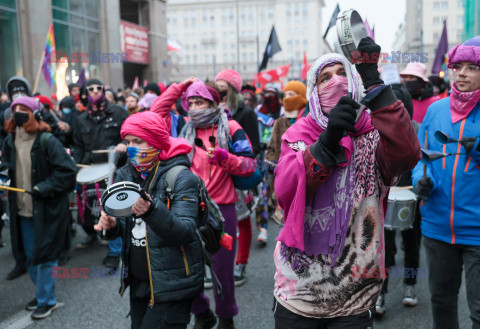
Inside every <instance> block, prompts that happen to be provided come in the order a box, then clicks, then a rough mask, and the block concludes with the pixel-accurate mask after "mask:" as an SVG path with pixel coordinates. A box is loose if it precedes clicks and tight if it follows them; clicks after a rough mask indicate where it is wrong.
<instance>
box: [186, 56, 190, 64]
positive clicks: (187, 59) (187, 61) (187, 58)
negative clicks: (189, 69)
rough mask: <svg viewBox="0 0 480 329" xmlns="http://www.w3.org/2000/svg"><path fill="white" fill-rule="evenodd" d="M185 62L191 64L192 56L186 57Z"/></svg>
mask: <svg viewBox="0 0 480 329" xmlns="http://www.w3.org/2000/svg"><path fill="white" fill-rule="evenodd" d="M185 62H186V63H190V55H187V56H185Z"/></svg>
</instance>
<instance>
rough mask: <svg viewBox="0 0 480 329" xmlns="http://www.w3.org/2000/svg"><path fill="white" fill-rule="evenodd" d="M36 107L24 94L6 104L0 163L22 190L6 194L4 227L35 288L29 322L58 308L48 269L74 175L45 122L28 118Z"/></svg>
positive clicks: (64, 228)
mask: <svg viewBox="0 0 480 329" xmlns="http://www.w3.org/2000/svg"><path fill="white" fill-rule="evenodd" d="M40 106H41V105H40V104H39V102H38V101H37V100H35V99H34V98H31V97H27V96H22V97H19V98H16V99H15V101H14V102H13V103H12V106H11V108H12V110H13V118H10V119H9V120H8V121H6V122H5V130H6V131H7V132H8V133H9V135H8V136H7V138H6V139H5V143H4V145H3V150H2V159H1V160H2V162H1V165H0V170H4V169H8V175H9V177H10V179H11V187H16V188H18V189H22V190H23V192H10V193H8V198H9V207H10V229H11V231H12V232H11V234H12V247H13V249H14V252H15V253H17V254H18V253H23V252H24V253H25V254H26V256H27V262H26V264H27V270H28V274H29V275H30V278H31V279H32V281H33V282H34V283H35V285H36V294H35V298H34V299H33V300H32V301H30V302H29V303H28V304H27V306H26V308H27V310H31V311H34V312H33V313H32V315H31V316H32V318H34V319H43V318H45V317H47V316H49V315H50V314H51V313H52V312H53V311H54V310H55V309H57V307H58V303H57V298H56V295H55V276H54V275H53V272H52V267H54V266H57V265H58V258H59V255H60V252H61V251H62V249H63V247H64V244H65V239H66V236H67V232H68V230H69V226H68V221H69V218H70V216H69V201H68V195H67V192H68V191H70V190H72V189H73V187H74V185H75V172H76V168H75V163H74V162H73V160H72V159H71V158H70V156H69V155H68V154H67V152H66V151H65V149H64V148H63V145H62V143H60V141H59V140H58V139H57V138H56V137H54V136H53V135H52V134H50V133H49V131H50V127H49V126H48V124H47V123H45V122H44V121H41V120H37V119H36V118H35V117H34V114H33V113H34V112H35V111H39V110H40ZM47 146H48V147H47Z"/></svg>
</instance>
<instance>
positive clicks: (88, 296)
mask: <svg viewBox="0 0 480 329" xmlns="http://www.w3.org/2000/svg"><path fill="white" fill-rule="evenodd" d="M77 230H78V234H77V236H76V237H75V239H74V244H75V243H76V242H77V241H78V240H79V239H80V238H83V236H84V233H83V232H82V231H81V229H80V228H79V227H77ZM278 232H279V227H278V226H277V225H276V224H275V223H273V222H270V228H269V239H270V240H269V243H268V245H267V247H266V248H264V249H259V248H257V247H256V240H255V239H254V241H253V242H252V249H251V256H250V263H249V265H248V267H247V276H248V279H247V282H246V283H245V284H244V285H243V286H242V287H239V288H238V289H237V303H238V306H239V309H240V313H239V314H238V316H236V317H235V325H236V328H238V329H252V328H255V329H257V328H274V320H273V315H272V311H271V308H272V302H273V296H272V289H273V275H274V264H273V259H272V254H273V249H274V241H273V240H274V237H275V236H276V235H277V234H278ZM9 233H10V232H9V229H8V227H7V228H6V229H4V232H3V237H4V240H5V241H6V242H7V246H6V247H4V248H1V249H0V264H2V265H1V267H0V291H1V294H0V328H1V329H23V328H45V329H46V328H48V329H55V328H59V329H60V328H62V329H63V328H92V329H93V328H99V329H100V328H129V327H130V318H126V316H127V314H128V312H129V305H128V292H127V293H126V294H125V295H124V297H123V298H121V297H120V296H119V295H118V288H119V282H120V281H119V278H118V274H117V275H115V276H114V277H105V275H104V274H105V273H103V275H100V274H101V272H100V271H101V270H100V267H99V266H100V264H101V262H102V259H103V257H104V256H105V255H106V251H107V247H106V246H102V245H100V244H98V245H96V246H94V247H92V248H91V249H84V250H80V251H78V250H74V251H73V252H72V258H71V260H70V261H69V262H68V264H67V266H66V267H67V268H69V269H72V268H75V267H78V268H90V273H89V277H88V278H65V279H57V287H56V289H57V297H58V300H59V301H60V302H63V303H65V305H64V306H63V307H60V308H59V309H58V310H56V311H55V312H54V313H53V315H51V316H49V317H47V318H46V319H44V320H40V321H33V320H31V319H30V312H27V311H25V310H24V307H25V305H26V304H27V303H28V302H29V301H30V300H31V299H32V298H33V297H34V285H33V283H32V282H31V280H30V278H29V277H28V275H23V276H22V277H20V278H19V279H16V280H14V281H7V280H5V279H4V278H5V276H6V274H7V273H8V271H10V270H11V269H12V268H13V266H14V262H13V258H12V256H11V252H10V240H9ZM255 237H256V236H255ZM397 238H399V236H398V237H397ZM397 241H399V240H397ZM397 245H400V243H399V242H398V243H397ZM399 249H400V248H399ZM401 257H402V254H400V255H397V265H400V264H402V258H401ZM421 258H422V259H421V266H422V267H424V266H425V254H424V252H423V248H422V255H421ZM70 273H72V272H71V271H70ZM80 274H81V272H80ZM95 276H97V277H95ZM102 276H103V277H102ZM427 283H428V282H427V279H426V278H421V279H419V282H418V285H417V287H418V290H417V295H418V299H419V305H418V306H417V307H415V308H411V309H409V308H406V307H404V306H403V305H402V304H401V300H402V282H401V279H399V278H392V279H391V284H390V287H389V288H390V293H389V294H388V295H387V299H386V303H387V311H386V313H385V315H384V317H383V319H381V320H377V321H376V323H375V328H379V329H384V328H385V329H386V328H388V329H396V328H398V329H400V328H402V329H403V328H415V329H417V328H418V329H420V328H425V329H427V328H431V326H432V322H431V314H430V305H429V301H428V298H429V294H428V285H427ZM208 294H209V295H210V296H211V290H209V291H208ZM468 314H469V312H468V307H467V304H466V297H465V287H464V285H463V286H462V289H461V293H460V301H459V317H460V319H461V320H460V328H462V329H467V328H470V327H471V321H470V319H469V317H468ZM188 328H193V317H192V322H191V324H190V325H189V327H188Z"/></svg>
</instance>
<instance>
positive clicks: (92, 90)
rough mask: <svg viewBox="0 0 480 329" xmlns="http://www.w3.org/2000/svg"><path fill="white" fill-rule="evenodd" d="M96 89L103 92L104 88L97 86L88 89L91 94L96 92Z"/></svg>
mask: <svg viewBox="0 0 480 329" xmlns="http://www.w3.org/2000/svg"><path fill="white" fill-rule="evenodd" d="M95 89H96V90H97V91H102V90H103V86H97V87H88V88H87V90H88V91H90V92H94V91H95Z"/></svg>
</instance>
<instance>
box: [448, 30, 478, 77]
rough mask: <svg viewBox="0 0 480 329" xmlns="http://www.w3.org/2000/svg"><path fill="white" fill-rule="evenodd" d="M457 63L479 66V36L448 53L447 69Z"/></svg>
mask: <svg viewBox="0 0 480 329" xmlns="http://www.w3.org/2000/svg"><path fill="white" fill-rule="evenodd" d="M458 62H471V63H473V64H475V65H477V66H480V35H479V36H476V37H475V38H472V39H469V40H467V41H465V42H464V43H462V44H461V45H456V46H455V47H453V48H452V49H450V51H449V52H448V66H447V67H448V68H450V69H451V68H452V64H454V63H458Z"/></svg>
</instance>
